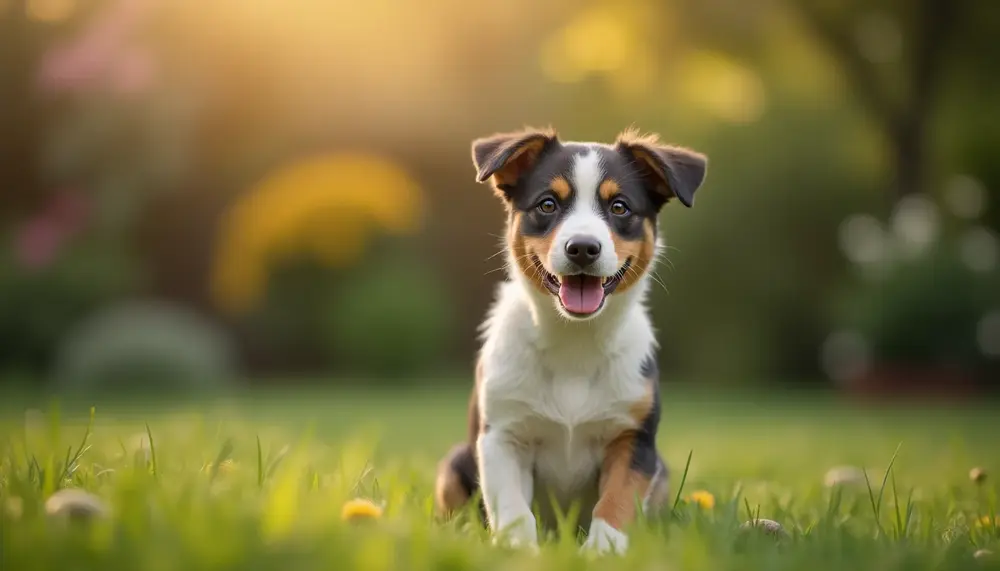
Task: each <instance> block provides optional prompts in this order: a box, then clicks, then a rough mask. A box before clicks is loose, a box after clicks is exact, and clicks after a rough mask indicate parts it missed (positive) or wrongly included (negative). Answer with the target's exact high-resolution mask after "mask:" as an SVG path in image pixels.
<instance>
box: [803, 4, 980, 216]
mask: <svg viewBox="0 0 1000 571" xmlns="http://www.w3.org/2000/svg"><path fill="white" fill-rule="evenodd" d="M965 3H966V0H914V2H913V6H912V8H913V9H912V10H908V11H906V12H905V13H902V14H898V15H897V17H898V18H899V19H900V22H901V23H903V24H905V23H906V22H909V24H910V25H909V30H908V32H907V33H906V35H905V36H906V40H905V41H906V43H907V44H908V45H909V47H910V49H909V52H908V54H907V55H906V56H904V58H903V59H904V62H903V63H902V65H903V67H904V79H903V82H904V84H903V93H902V94H901V97H893V95H892V92H893V90H892V89H891V88H889V87H887V85H886V82H885V78H884V77H883V76H882V75H881V74H880V72H879V70H878V69H877V67H876V66H875V65H873V64H871V63H870V62H869V61H867V60H865V59H864V58H863V57H862V56H861V53H860V52H859V51H858V49H857V47H856V46H855V43H854V39H853V35H852V34H851V28H852V26H853V25H854V23H853V21H852V16H851V15H849V16H847V17H846V18H845V17H844V16H842V15H841V16H837V15H835V14H832V13H829V12H827V11H825V10H823V9H822V8H821V7H820V6H819V5H818V4H817V3H816V2H815V0H799V1H798V2H797V6H798V12H799V14H800V15H801V16H802V18H803V20H804V22H805V24H806V25H807V26H808V27H809V29H810V30H812V32H813V33H815V34H816V36H817V37H818V38H819V40H820V41H821V42H823V44H824V45H825V46H826V49H827V50H828V51H829V52H830V54H831V55H833V56H834V57H835V58H836V59H837V61H838V63H839V64H840V66H841V68H842V69H843V71H844V74H845V76H846V77H847V79H848V81H849V82H850V83H851V87H852V88H853V89H854V91H855V93H857V96H858V98H859V100H860V103H861V104H862V105H863V106H864V107H865V109H866V110H867V111H868V112H869V113H870V115H871V116H872V118H873V119H874V120H875V122H876V124H877V125H878V127H879V129H880V130H881V131H882V134H883V136H884V137H885V141H886V144H887V145H888V146H889V147H890V154H891V155H892V169H893V172H892V173H891V174H892V186H891V189H890V190H891V191H892V198H893V199H894V200H898V199H900V198H902V197H904V196H907V195H910V194H916V193H919V192H921V191H923V190H925V185H926V178H927V175H928V173H929V172H930V168H929V165H928V163H927V144H928V142H929V140H930V134H929V123H930V116H931V114H932V113H933V110H934V103H935V100H936V96H937V92H938V90H939V87H940V86H941V83H942V76H943V73H942V72H943V70H944V67H943V63H944V56H945V53H946V52H947V50H948V47H949V45H950V42H951V39H952V38H953V36H954V32H955V23H956V18H957V16H958V14H959V12H960V11H961V10H962V9H963V8H964V6H965ZM859 4H860V3H859ZM908 17H911V18H912V19H910V18H908Z"/></svg>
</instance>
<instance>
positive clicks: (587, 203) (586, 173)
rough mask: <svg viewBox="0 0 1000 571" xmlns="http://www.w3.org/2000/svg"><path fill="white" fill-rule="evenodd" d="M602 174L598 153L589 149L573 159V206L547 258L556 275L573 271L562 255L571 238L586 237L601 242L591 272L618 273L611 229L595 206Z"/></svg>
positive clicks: (602, 167) (571, 265)
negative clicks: (599, 251) (598, 254)
mask: <svg viewBox="0 0 1000 571" xmlns="http://www.w3.org/2000/svg"><path fill="white" fill-rule="evenodd" d="M604 174H605V173H604V165H603V164H601V155H600V153H599V152H598V151H597V149H595V148H593V147H590V148H587V150H586V151H583V152H581V153H579V154H577V155H575V156H574V157H573V169H572V172H571V173H570V175H569V176H570V179H571V180H570V182H571V183H572V185H573V189H574V190H575V193H574V196H573V203H572V204H571V205H569V212H567V213H566V217H565V218H564V219H563V222H562V224H560V225H559V231H558V233H557V234H556V237H555V240H554V242H553V247H552V252H551V254H550V263H551V267H552V268H553V269H554V270H555V272H556V273H558V274H564V273H568V272H570V271H572V270H574V269H575V265H574V264H572V263H571V262H570V261H569V260H568V259H566V256H565V253H564V250H565V248H564V245H565V244H566V242H567V241H569V239H570V238H572V237H574V236H589V237H592V238H596V239H597V240H598V241H599V242H600V244H601V255H600V257H599V258H598V261H597V263H596V264H595V266H594V268H593V269H594V271H596V272H599V273H600V274H602V275H608V276H609V275H611V274H613V273H614V272H615V271H617V270H618V265H619V264H618V259H617V256H616V255H615V244H614V241H613V240H612V238H611V229H610V228H608V224H607V221H606V220H605V218H604V217H602V216H601V208H600V204H599V202H598V189H599V188H600V186H601V182H603V181H604Z"/></svg>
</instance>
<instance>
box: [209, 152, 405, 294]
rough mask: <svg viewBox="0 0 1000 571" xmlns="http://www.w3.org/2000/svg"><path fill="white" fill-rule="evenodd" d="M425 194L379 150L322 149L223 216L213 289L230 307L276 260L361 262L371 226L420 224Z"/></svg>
mask: <svg viewBox="0 0 1000 571" xmlns="http://www.w3.org/2000/svg"><path fill="white" fill-rule="evenodd" d="M423 200H424V198H423V191H422V189H421V188H420V187H419V185H418V184H417V182H416V181H415V180H413V179H412V178H411V177H410V176H409V174H407V173H406V172H404V171H403V170H402V169H401V168H400V167H399V166H397V165H396V164H394V163H392V162H389V161H387V160H385V159H382V158H380V157H375V156H369V155H363V154H333V155H323V156H319V157H313V158H309V159H306V160H303V161H302V162H299V163H295V164H293V165H291V166H289V167H285V168H283V169H280V170H278V171H276V172H275V173H273V174H271V175H269V176H268V177H267V178H266V179H265V180H263V181H262V182H261V183H260V184H258V185H256V186H255V187H254V188H251V189H250V190H249V192H247V193H246V194H245V195H244V196H243V197H241V198H240V199H239V200H238V201H237V202H236V204H234V205H233V206H232V208H231V209H230V211H229V212H228V213H227V215H226V216H225V218H224V220H223V222H222V230H221V235H220V239H219V242H218V249H217V251H216V258H215V265H214V268H213V278H212V291H213V295H214V297H215V299H216V301H217V303H219V304H220V305H221V306H222V307H224V308H225V309H227V310H230V311H241V310H246V309H249V308H250V307H251V306H252V305H253V304H254V303H255V302H256V301H257V300H258V299H259V297H260V296H261V295H262V293H263V292H264V290H265V289H266V283H267V278H268V271H269V269H270V267H271V265H272V264H273V263H275V262H277V261H279V260H281V259H284V258H286V257H287V256H290V255H293V254H294V255H303V254H304V255H307V256H310V257H311V258H313V259H315V260H317V261H319V262H320V263H323V264H326V265H329V266H335V267H342V266H346V265H350V264H353V263H356V262H357V261H358V259H359V258H360V256H361V255H362V254H363V252H364V249H365V246H366V243H367V241H368V236H369V235H370V234H371V233H372V232H385V233H389V234H397V235H399V234H408V233H411V232H413V231H415V230H417V229H418V227H419V225H420V215H421V212H422V208H423Z"/></svg>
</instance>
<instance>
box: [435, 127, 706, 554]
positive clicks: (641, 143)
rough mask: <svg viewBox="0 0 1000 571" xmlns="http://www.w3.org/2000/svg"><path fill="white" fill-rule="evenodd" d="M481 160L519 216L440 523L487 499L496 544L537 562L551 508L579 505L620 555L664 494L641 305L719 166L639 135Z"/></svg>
mask: <svg viewBox="0 0 1000 571" xmlns="http://www.w3.org/2000/svg"><path fill="white" fill-rule="evenodd" d="M472 157H473V161H474V163H475V167H476V169H477V171H478V172H477V180H478V182H481V183H483V182H486V181H489V182H490V183H491V185H492V187H493V189H494V191H495V193H496V195H497V196H498V197H499V198H500V199H501V201H502V202H503V204H504V206H505V208H506V211H507V230H506V238H505V240H506V256H507V258H506V261H507V269H508V274H509V276H508V280H507V281H505V282H504V283H502V284H501V285H500V288H499V292H498V295H497V299H496V301H495V303H494V305H493V306H492V309H491V310H490V312H489V314H488V317H487V319H486V321H485V322H484V323H483V325H482V348H481V351H480V353H479V358H478V362H477V365H476V382H475V386H474V388H473V391H472V397H471V399H470V402H469V415H468V416H469V429H468V432H469V434H468V440H467V441H466V442H465V443H464V444H461V445H459V446H457V447H455V448H454V449H453V450H452V451H451V453H450V454H449V455H448V456H447V457H446V458H445V459H444V460H442V462H441V464H440V466H439V468H438V477H437V486H436V495H435V499H436V507H437V511H438V513H439V514H441V515H447V514H449V513H452V512H454V511H455V510H456V509H458V508H460V507H461V506H462V505H463V504H465V503H466V502H467V501H468V500H469V498H470V497H471V496H473V495H474V494H475V493H476V492H477V491H481V492H482V494H481V499H482V504H481V506H480V508H481V511H482V513H483V515H484V517H485V519H486V522H487V523H488V525H489V527H490V529H491V531H492V532H493V534H494V536H495V537H496V538H498V539H499V538H501V537H502V538H506V539H507V540H509V542H510V543H512V544H519V545H524V546H527V547H529V548H537V544H538V536H537V524H538V521H536V515H535V514H536V513H537V515H538V518H539V519H540V520H541V523H542V524H543V525H544V526H545V527H546V528H549V529H551V528H552V527H553V525H554V524H555V515H556V513H557V512H556V511H555V507H556V506H558V508H559V510H562V511H563V512H564V513H565V510H567V509H568V508H569V507H570V506H571V505H572V504H573V503H577V504H578V505H579V507H580V514H581V521H580V524H581V525H582V526H584V527H589V534H588V537H587V540H586V543H585V544H584V546H583V547H584V548H585V549H587V548H589V549H594V550H596V551H598V552H606V551H615V552H619V553H621V552H624V551H625V550H626V548H627V546H628V536H627V535H626V531H627V527H628V525H629V524H630V523H631V522H633V521H634V519H635V518H636V516H637V513H636V512H637V508H638V509H642V510H654V509H656V508H658V507H660V506H661V505H662V504H663V502H664V500H665V498H666V495H667V467H666V465H665V464H664V462H663V460H662V458H660V456H659V453H658V452H657V449H656V432H657V428H658V424H659V420H660V402H659V401H660V396H659V380H658V378H657V377H658V374H657V366H656V356H655V350H656V339H655V336H654V332H653V327H652V324H651V322H650V319H649V316H648V315H647V312H646V308H645V306H644V297H645V295H646V291H647V289H648V287H649V281H650V279H651V278H650V277H649V274H650V270H651V268H652V267H653V263H654V261H655V259H656V257H657V253H658V252H659V249H660V242H659V240H658V223H657V215H658V214H659V212H660V210H661V209H662V208H663V206H664V205H665V204H667V203H668V202H670V201H671V200H673V199H674V198H676V199H677V200H678V201H680V202H681V204H683V205H684V206H687V207H690V206H691V205H692V204H693V202H694V194H695V191H696V190H697V189H698V188H699V187H700V186H701V184H702V182H703V180H704V178H705V171H706V167H707V159H706V157H705V156H704V155H702V154H699V153H696V152H694V151H690V150H687V149H683V148H680V147H675V146H667V145H662V144H660V143H659V142H658V140H657V138H656V137H655V136H640V135H638V133H637V132H634V131H627V132H625V133H623V134H621V135H619V137H618V138H617V140H616V141H615V143H614V144H612V145H606V144H600V143H571V142H561V141H560V140H559V138H558V136H557V135H556V133H555V132H553V131H551V130H534V129H531V130H525V131H522V132H516V133H504V134H498V135H494V136H491V137H488V138H483V139H478V140H476V141H474V142H473V144H472ZM533 505H534V506H536V510H535V511H534V512H533V510H532V506H533Z"/></svg>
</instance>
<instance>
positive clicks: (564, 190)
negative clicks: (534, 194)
mask: <svg viewBox="0 0 1000 571" xmlns="http://www.w3.org/2000/svg"><path fill="white" fill-rule="evenodd" d="M549 186H550V187H551V188H552V192H554V193H556V196H558V197H559V200H566V199H568V198H569V195H570V192H571V187H570V185H569V181H568V180H566V178H565V177H561V176H557V177H556V178H554V179H552V182H551V183H549Z"/></svg>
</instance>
